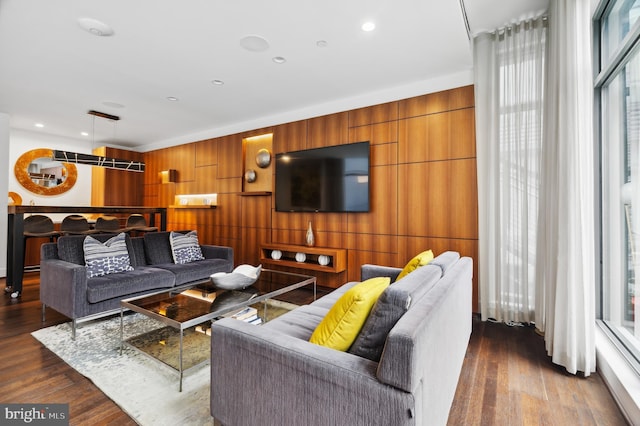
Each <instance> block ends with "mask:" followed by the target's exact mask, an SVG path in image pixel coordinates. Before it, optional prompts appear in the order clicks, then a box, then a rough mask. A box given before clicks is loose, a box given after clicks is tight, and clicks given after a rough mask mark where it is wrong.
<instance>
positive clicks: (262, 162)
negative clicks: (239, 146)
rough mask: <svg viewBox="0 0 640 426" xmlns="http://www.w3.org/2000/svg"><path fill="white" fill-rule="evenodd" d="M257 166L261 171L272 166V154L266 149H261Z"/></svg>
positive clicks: (257, 157) (257, 156)
mask: <svg viewBox="0 0 640 426" xmlns="http://www.w3.org/2000/svg"><path fill="white" fill-rule="evenodd" d="M256 164H257V165H258V167H260V168H261V169H264V168H265V167H269V164H271V152H269V150H268V149H266V148H262V149H260V150H259V151H258V153H257V154H256Z"/></svg>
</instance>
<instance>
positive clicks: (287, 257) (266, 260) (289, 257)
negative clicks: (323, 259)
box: [260, 244, 347, 274]
mask: <svg viewBox="0 0 640 426" xmlns="http://www.w3.org/2000/svg"><path fill="white" fill-rule="evenodd" d="M275 250H279V251H280V252H281V253H282V256H281V257H280V259H277V260H276V259H273V258H272V257H271V253H272V252H273V251H275ZM298 253H303V254H304V255H305V260H304V262H298V261H297V260H296V254H298ZM323 255H324V256H327V257H328V258H329V263H328V264H327V265H320V264H319V263H318V258H319V257H320V256H323ZM260 262H261V263H263V264H267V265H280V266H286V267H289V268H300V269H310V270H314V271H322V272H332V273H336V274H337V273H340V272H343V271H345V270H346V269H347V250H345V249H337V248H328V247H307V246H296V245H290V244H263V245H261V246H260Z"/></svg>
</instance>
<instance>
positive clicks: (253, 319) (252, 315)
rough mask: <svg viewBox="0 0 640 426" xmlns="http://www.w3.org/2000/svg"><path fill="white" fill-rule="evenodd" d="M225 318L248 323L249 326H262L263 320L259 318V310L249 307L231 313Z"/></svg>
mask: <svg viewBox="0 0 640 426" xmlns="http://www.w3.org/2000/svg"><path fill="white" fill-rule="evenodd" d="M223 317H224V318H233V319H237V320H240V321H244V322H248V323H249V324H261V323H262V318H260V317H259V316H258V310H257V309H256V308H254V307H253V306H247V307H246V308H244V309H242V310H241V311H238V312H230V313H228V314H225V315H223Z"/></svg>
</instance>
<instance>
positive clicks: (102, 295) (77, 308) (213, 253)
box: [40, 232, 233, 339]
mask: <svg viewBox="0 0 640 426" xmlns="http://www.w3.org/2000/svg"><path fill="white" fill-rule="evenodd" d="M169 234H170V233H169V232H149V233H146V234H145V235H144V236H142V237H134V238H130V237H129V235H126V237H125V238H126V245H127V251H128V254H129V259H130V263H131V266H132V267H133V270H131V271H125V272H118V273H113V274H109V275H104V276H96V277H92V278H88V277H87V271H86V267H85V258H84V252H83V242H84V239H85V236H84V235H71V236H64V237H60V238H59V239H58V241H57V242H55V243H47V244H43V245H42V246H41V249H40V301H41V302H42V315H43V320H44V314H45V309H46V307H47V306H49V307H50V308H53V309H55V310H56V311H58V312H60V313H62V314H63V315H66V316H67V317H69V318H71V320H72V337H73V338H74V339H75V331H76V325H77V322H78V321H79V320H82V319H85V318H87V317H93V316H96V315H100V314H104V313H107V312H110V311H114V310H116V309H118V308H120V300H122V299H126V298H129V297H134V296H139V295H143V294H147V293H152V292H155V291H159V290H162V289H170V288H174V287H181V286H187V285H188V284H189V283H192V282H197V281H201V280H205V279H207V278H208V277H209V276H210V275H211V274H213V273H216V272H231V270H233V249H232V248H231V247H224V246H212V245H201V246H200V248H201V250H202V254H203V256H204V258H205V259H204V260H198V261H195V262H191V263H186V264H175V263H174V262H173V256H172V252H171V244H170V241H169ZM113 236H114V234H97V235H92V237H93V238H95V239H97V240H99V241H101V242H104V241H106V240H108V239H110V238H111V237H113Z"/></svg>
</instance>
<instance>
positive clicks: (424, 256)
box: [396, 250, 433, 281]
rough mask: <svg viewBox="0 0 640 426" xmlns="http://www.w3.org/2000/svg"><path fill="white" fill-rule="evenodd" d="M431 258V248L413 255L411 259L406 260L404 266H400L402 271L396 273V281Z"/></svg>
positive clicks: (427, 262) (425, 263)
mask: <svg viewBox="0 0 640 426" xmlns="http://www.w3.org/2000/svg"><path fill="white" fill-rule="evenodd" d="M432 260H433V251H431V250H425V251H423V252H422V253H419V254H417V255H415V256H414V257H413V259H411V260H410V261H409V262H407V264H406V265H405V266H404V268H402V271H400V274H398V278H396V281H397V280H400V279H402V278H404V277H405V276H406V275H407V274H409V273H411V272H413V271H415V270H416V269H418V268H419V267H421V266H425V265H427V264H429V262H431V261H432Z"/></svg>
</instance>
